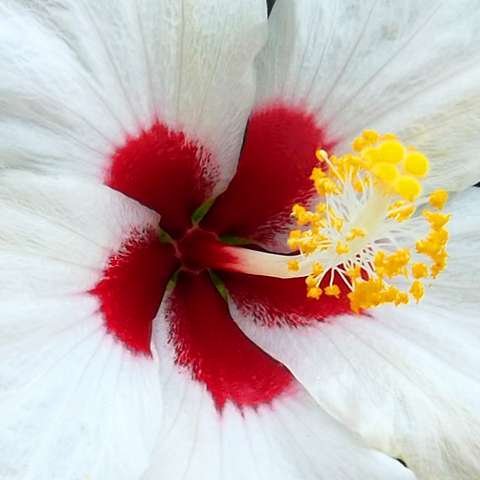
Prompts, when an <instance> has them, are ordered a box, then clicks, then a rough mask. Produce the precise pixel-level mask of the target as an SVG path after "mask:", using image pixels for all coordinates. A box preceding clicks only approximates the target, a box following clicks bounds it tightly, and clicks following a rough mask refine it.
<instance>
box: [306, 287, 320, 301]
mask: <svg viewBox="0 0 480 480" xmlns="http://www.w3.org/2000/svg"><path fill="white" fill-rule="evenodd" d="M322 293H323V292H322V289H321V288H319V287H310V288H309V289H308V290H307V297H308V298H314V299H315V300H318V299H319V298H320V297H321V296H322Z"/></svg>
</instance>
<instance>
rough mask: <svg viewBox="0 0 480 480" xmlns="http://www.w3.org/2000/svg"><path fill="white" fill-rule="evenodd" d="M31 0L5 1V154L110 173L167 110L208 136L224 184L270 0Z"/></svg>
mask: <svg viewBox="0 0 480 480" xmlns="http://www.w3.org/2000/svg"><path fill="white" fill-rule="evenodd" d="M23 3H24V2H20V1H18V2H17V1H12V2H8V3H7V4H4V5H2V6H1V7H0V16H1V19H0V70H1V71H2V76H1V78H0V105H2V113H1V115H0V123H1V127H2V128H1V130H0V131H1V137H0V143H1V144H2V150H1V151H2V157H3V158H2V162H4V163H12V162H14V163H15V164H16V165H22V166H24V167H29V168H42V169H47V170H49V171H54V172H57V171H59V170H60V171H65V170H66V171H68V172H71V171H73V172H79V173H82V174H86V175H90V176H93V177H97V178H102V177H103V175H104V173H105V169H106V168H107V167H108V161H109V157H110V155H111V153H112V150H113V149H114V148H115V147H118V146H119V145H122V144H123V143H124V141H125V140H126V139H127V138H130V137H132V136H136V135H138V134H140V133H141V131H142V129H146V128H148V127H150V126H151V125H152V123H153V122H154V121H155V120H156V119H157V118H158V119H159V121H161V122H164V123H166V124H167V125H168V126H169V127H170V128H172V129H180V130H182V131H183V132H184V133H185V134H186V135H187V136H189V138H190V139H191V140H192V141H195V140H200V142H201V144H202V146H203V147H204V148H206V149H207V150H208V151H209V152H210V153H211V154H212V155H213V156H214V157H215V159H216V161H217V163H218V165H217V167H219V169H220V172H218V173H219V174H220V177H221V180H226V179H227V178H228V177H229V176H230V175H231V174H232V173H233V171H234V168H235V165H236V161H237V157H238V152H239V150H240V147H241V143H242V138H243V131H244V127H245V123H246V119H247V116H248V114H249V112H250V107H251V104H252V101H253V95H254V88H255V83H254V71H253V58H254V56H255V54H256V53H257V50H258V49H259V48H260V46H261V45H262V43H263V40H264V36H265V27H266V6H265V4H264V2H263V1H261V0H247V1H244V2H242V3H241V4H240V3H239V2H226V1H223V0H215V1H211V0H202V1H193V0H188V1H187V0H185V1H183V2H179V1H177V0H167V1H157V0H145V1H143V0H142V1H137V0H135V1H130V0H120V1H102V2H97V1H94V0H82V1H76V0H61V1H58V2H43V1H42V0H34V1H32V2H29V5H28V7H24V6H23V5H22V4H23ZM232 92H235V94H234V95H232ZM6 153H8V154H9V155H8V156H7V155H6ZM222 186H224V184H223V185H219V186H218V188H221V187H222Z"/></svg>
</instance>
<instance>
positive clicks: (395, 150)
mask: <svg viewBox="0 0 480 480" xmlns="http://www.w3.org/2000/svg"><path fill="white" fill-rule="evenodd" d="M378 149H379V152H380V158H381V159H382V162H388V163H393V164H397V163H400V162H401V161H402V160H403V159H404V158H405V152H406V149H405V147H404V146H403V145H402V144H401V143H400V142H399V141H398V140H385V141H384V142H382V143H381V144H380V146H379V147H378Z"/></svg>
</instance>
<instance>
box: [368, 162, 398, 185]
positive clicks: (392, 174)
mask: <svg viewBox="0 0 480 480" xmlns="http://www.w3.org/2000/svg"><path fill="white" fill-rule="evenodd" d="M372 173H373V174H374V175H375V176H376V177H378V178H379V179H380V180H383V181H384V182H386V183H393V181H394V180H395V179H396V178H397V177H398V175H399V172H398V168H397V167H396V166H395V165H394V164H392V163H387V162H378V163H375V164H374V165H373V167H372Z"/></svg>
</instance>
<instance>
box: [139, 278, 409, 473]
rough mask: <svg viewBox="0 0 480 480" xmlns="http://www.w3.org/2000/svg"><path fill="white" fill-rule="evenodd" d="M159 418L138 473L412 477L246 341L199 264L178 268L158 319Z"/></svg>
mask: <svg viewBox="0 0 480 480" xmlns="http://www.w3.org/2000/svg"><path fill="white" fill-rule="evenodd" d="M155 343H156V346H157V349H158V352H159V356H160V359H161V362H160V369H161V373H160V376H161V380H162V384H163V388H164V390H163V393H164V409H165V410H164V417H165V421H166V424H165V428H164V430H163V432H162V434H161V436H160V438H159V443H158V445H157V448H156V450H155V452H154V457H153V458H154V460H153V463H152V465H151V467H150V469H149V471H148V472H147V474H146V475H145V480H150V479H152V480H153V479H158V478H168V479H169V480H180V479H182V480H187V479H195V480H196V479H209V480H215V479H219V480H220V479H221V480H233V479H238V480H240V479H242V480H243V479H245V478H254V479H255V478H258V479H266V478H275V479H281V480H294V479H295V480H296V479H299V478H302V479H305V480H321V479H333V478H334V479H338V480H341V479H349V480H353V479H363V478H369V479H385V480H387V479H388V480H390V479H412V478H413V476H412V474H411V473H410V472H409V470H407V469H405V468H404V467H403V466H401V465H400V464H399V463H398V462H396V461H394V460H392V459H389V458H388V457H385V456H383V455H381V454H379V453H377V452H373V451H369V450H367V449H364V448H362V447H361V446H360V444H359V443H358V441H357V439H356V438H354V437H353V436H352V435H351V434H350V433H348V432H347V431H346V430H344V429H342V428H341V427H340V426H339V425H338V424H337V423H336V422H335V421H333V420H332V419H331V418H329V417H328V416H327V415H326V414H325V413H324V412H322V411H321V410H320V409H319V408H318V406H317V405H316V404H315V403H314V402H313V400H312V399H311V398H310V397H309V396H308V395H307V394H306V393H305V392H304V391H303V390H302V389H301V387H300V386H299V385H298V384H297V383H296V382H294V381H293V379H292V377H291V375H290V374H289V373H288V371H286V369H285V368H284V367H283V366H281V365H280V364H278V363H277V362H275V361H274V360H272V359H271V358H270V357H268V356H267V355H266V354H265V353H263V352H262V351H261V350H260V349H259V348H258V347H257V346H256V345H254V344H253V343H251V342H250V341H249V340H248V339H247V338H246V337H245V336H244V335H243V334H242V333H241V332H240V330H239V329H238V327H237V326H236V325H235V323H234V322H233V321H232V319H231V318H230V316H229V314H228V308H227V305H226V303H225V302H224V300H223V299H222V297H221V296H220V294H219V293H218V292H217V291H216V290H215V289H214V287H213V285H212V284H211V283H210V280H209V279H208V277H207V276H206V274H200V275H190V274H181V275H180V276H179V278H178V279H177V284H176V287H175V289H174V290H173V291H172V293H171V295H170V296H169V297H168V300H166V301H165V302H164V304H163V305H162V309H161V312H160V314H159V316H158V318H157V320H156V326H155Z"/></svg>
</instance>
